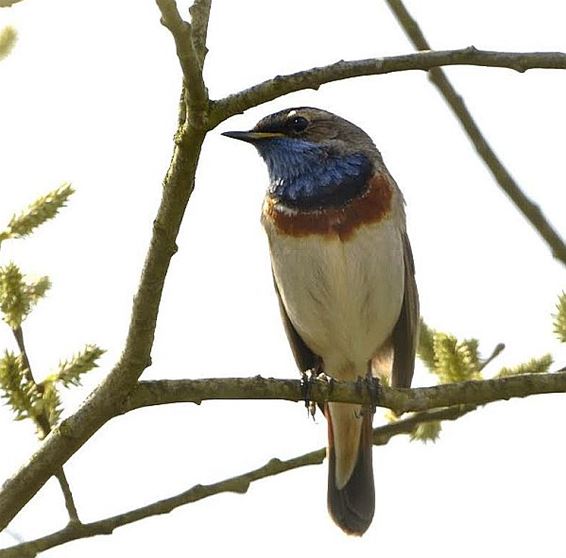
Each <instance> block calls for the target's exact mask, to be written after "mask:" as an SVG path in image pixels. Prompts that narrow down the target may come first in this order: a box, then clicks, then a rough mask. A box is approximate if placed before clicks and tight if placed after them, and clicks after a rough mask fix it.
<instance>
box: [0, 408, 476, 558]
mask: <svg viewBox="0 0 566 558" xmlns="http://www.w3.org/2000/svg"><path fill="white" fill-rule="evenodd" d="M475 409H476V407H474V406H460V407H451V408H448V409H437V410H434V411H425V412H422V413H417V414H415V415H413V416H411V417H409V418H406V419H401V420H399V421H397V422H393V423H391V424H387V425H385V426H380V427H378V428H374V430H373V443H374V445H385V444H387V442H389V440H390V439H391V438H393V437H394V436H397V435H400V434H410V433H412V432H413V431H414V429H415V428H416V427H417V426H418V425H419V424H422V423H424V422H430V421H438V420H456V419H458V418H460V417H461V416H463V415H465V414H467V413H469V412H471V411H473V410H475ZM325 456H326V449H325V448H321V449H318V450H316V451H311V452H309V453H305V454H303V455H300V456H298V457H294V458H292V459H287V460H280V459H277V458H273V459H271V460H269V461H268V462H267V463H266V464H265V465H263V466H262V467H259V468H258V469H254V470H253V471H249V472H248V473H244V474H242V475H238V476H236V477H232V478H229V479H226V480H223V481H220V482H217V483H214V484H209V485H200V484H198V485H195V486H193V487H192V488H190V489H188V490H186V491H185V492H181V493H180V494H177V495H176V496H172V497H170V498H166V499H164V500H159V501H157V502H154V503H152V504H149V505H147V506H142V507H141V508H137V509H135V510H131V511H128V512H125V513H122V514H119V515H115V516H113V517H109V518H107V519H102V520H100V521H94V522H92V523H86V524H69V525H67V527H65V528H64V529H61V530H60V531H57V532H55V533H52V534H51V535H47V536H45V537H40V538H38V539H36V540H33V541H29V542H25V543H21V544H17V545H15V546H11V547H9V548H4V549H0V558H32V557H34V556H37V554H38V553H39V552H42V551H44V550H47V549H49V548H53V547H54V546H59V545H61V544H64V543H67V542H70V541H73V540H76V539H83V538H87V537H93V536H96V535H110V534H111V533H112V532H113V531H114V529H116V528H117V527H122V526H123V525H128V524H130V523H134V522H136V521H140V520H142V519H145V518H147V517H151V516H154V515H160V514H165V513H169V512H171V511H172V510H174V509H176V508H178V507H180V506H183V505H185V504H190V503H192V502H197V501H198V500H203V499H204V498H208V497H210V496H214V495H216V494H222V493H224V492H235V493H237V494H244V493H245V492H247V490H248V488H249V486H250V484H251V483H252V482H254V481H257V480H260V479H263V478H266V477H271V476H275V475H279V474H281V473H284V472H286V471H291V470H292V469H298V468H300V467H305V466H307V465H319V464H321V463H322V462H323V461H324V458H325Z"/></svg>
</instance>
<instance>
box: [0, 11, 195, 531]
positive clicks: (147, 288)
mask: <svg viewBox="0 0 566 558" xmlns="http://www.w3.org/2000/svg"><path fill="white" fill-rule="evenodd" d="M160 3H161V4H163V5H164V6H165V8H167V9H168V8H171V2H167V1H165V0H160ZM167 14H168V15H169V12H167ZM205 25H206V22H202V23H199V26H201V27H202V26H205ZM191 87H192V86H191ZM197 89H198V88H197ZM194 91H195V89H192V90H190V89H189V93H188V97H189V98H191V96H192V95H194ZM188 104H189V106H190V104H191V102H189V101H188ZM205 133H206V132H205V131H204V130H203V129H202V128H201V127H195V126H194V125H193V122H192V121H191V119H190V118H189V122H184V121H183V123H182V125H181V126H180V128H179V130H178V132H177V136H176V138H175V139H176V141H175V148H174V151H173V157H172V159H171V163H170V166H169V169H168V171H167V174H166V176H165V179H164V181H163V190H162V197H161V202H160V205H159V209H158V211H157V216H156V218H155V220H154V224H153V233H152V236H151V240H150V244H149V248H148V252H147V255H146V259H145V263H144V267H143V270H142V273H141V277H140V283H139V286H138V289H137V292H136V294H135V297H134V303H133V308H132V314H131V318H130V326H129V329H128V335H127V338H126V343H125V346H124V350H123V352H122V355H121V356H120V358H119V360H118V362H117V363H116V365H115V366H114V368H113V369H112V371H111V372H110V374H109V375H108V376H107V377H106V379H105V380H104V381H103V382H102V383H101V384H100V386H99V387H98V388H97V389H96V391H95V392H94V393H93V394H92V395H91V396H90V397H89V398H88V399H87V400H86V401H85V402H84V403H83V405H82V407H81V408H80V409H79V410H78V411H77V412H76V413H75V414H74V415H72V416H71V417H69V418H68V419H66V420H64V421H63V422H62V423H61V424H60V425H59V426H58V427H56V428H54V429H53V430H52V432H51V433H50V434H49V435H48V436H47V437H46V438H45V440H44V442H43V444H42V445H41V446H40V447H39V449H38V450H37V451H36V452H35V453H34V454H33V455H32V456H31V458H30V459H29V461H28V462H27V463H26V464H25V465H23V466H22V468H21V469H20V470H19V471H18V472H17V473H16V474H15V475H13V476H12V477H11V478H10V479H8V480H7V481H6V482H5V483H4V484H3V485H2V488H1V490H0V530H2V529H3V528H5V527H6V526H7V524H8V523H9V522H10V521H11V520H12V518H13V517H14V516H15V515H16V514H17V513H18V512H19V511H20V510H21V509H22V508H23V506H24V505H25V504H26V503H27V502H28V501H29V500H30V499H31V498H32V497H33V496H34V495H35V494H36V492H37V491H38V490H39V489H40V488H41V487H42V486H43V485H44V484H45V483H46V482H47V480H48V479H49V478H50V477H51V476H52V475H53V474H54V473H55V471H57V470H58V469H59V468H60V467H61V466H62V465H63V464H64V463H65V462H66V461H67V460H68V459H69V458H70V457H71V456H72V455H73V454H74V453H75V452H76V451H77V450H78V449H79V448H80V447H81V446H82V445H83V444H84V443H85V442H86V441H87V440H88V439H89V438H90V437H91V436H92V435H93V434H94V433H95V432H96V431H97V430H99V429H100V428H101V427H102V426H103V425H104V424H105V423H106V422H107V421H108V420H110V419H111V418H112V417H113V416H115V415H116V414H118V413H119V412H120V409H121V407H122V402H123V399H124V398H125V397H126V396H127V394H128V393H129V391H130V390H131V389H132V388H133V387H134V386H135V384H136V382H137V380H138V378H139V377H140V375H141V373H142V372H143V371H144V369H145V368H146V367H147V366H148V365H149V364H150V362H151V348H152V346H153V339H154V335H155V328H156V324H157V314H158V311H159V304H160V301H161V295H162V293H163V288H164V284H165V278H166V276H167V271H168V269H169V263H170V261H171V258H172V256H173V254H175V252H176V250H177V247H176V244H175V239H176V238H177V235H178V233H179V229H180V226H181V221H182V219H183V215H184V213H185V208H186V206H187V203H188V201H189V198H190V196H191V193H192V191H193V188H194V180H195V172H196V167H197V163H198V159H199V156H200V150H201V147H202V142H203V140H204V136H205Z"/></svg>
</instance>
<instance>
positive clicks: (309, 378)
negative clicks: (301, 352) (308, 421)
mask: <svg viewBox="0 0 566 558" xmlns="http://www.w3.org/2000/svg"><path fill="white" fill-rule="evenodd" d="M317 376H318V373H317V371H316V369H315V368H312V369H310V370H305V371H304V372H301V391H302V393H303V401H304V402H305V407H306V409H307V413H308V415H309V416H310V417H312V419H313V420H314V415H315V413H316V403H315V402H314V401H311V395H312V386H313V385H314V382H316V378H317Z"/></svg>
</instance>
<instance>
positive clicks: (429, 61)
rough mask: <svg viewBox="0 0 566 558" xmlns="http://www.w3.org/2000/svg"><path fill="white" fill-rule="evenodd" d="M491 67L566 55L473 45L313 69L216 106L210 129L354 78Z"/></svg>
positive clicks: (520, 66) (547, 62) (555, 61)
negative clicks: (286, 98)
mask: <svg viewBox="0 0 566 558" xmlns="http://www.w3.org/2000/svg"><path fill="white" fill-rule="evenodd" d="M454 65H468V66H491V67H496V68H508V69H511V70H516V71H517V72H525V71H526V70H531V69H533V68H553V69H561V70H564V69H566V53H563V52H493V51H485V50H478V49H476V48H475V47H473V46H470V47H468V48H463V49H459V50H444V51H431V52H417V53H413V54H404V55H401V56H388V57H384V58H369V59H366V60H352V61H344V60H341V61H340V62H336V63H334V64H330V65H328V66H322V67H320V68H312V69H310V70H304V71H302V72H297V73H294V74H288V75H284V76H276V77H275V78H273V79H269V80H267V81H264V82H262V83H259V84H257V85H254V86H253V87H250V88H248V89H244V90H243V91H240V92H238V93H234V94H233V95H229V96H228V97H225V98H224V99H221V100H218V101H214V102H213V103H212V108H211V113H210V118H209V128H210V129H212V128H214V127H215V126H218V124H220V123H221V122H223V121H224V120H226V119H227V118H230V117H231V116H234V115H235V114H240V113H242V112H244V111H245V110H248V109H250V108H252V107H257V106H258V105H261V104H263V103H267V102H268V101H272V100H273V99H276V98H278V97H281V96H283V95H287V94H288V93H293V92H295V91H301V90H303V89H318V88H319V87H320V86H321V85H323V84H325V83H331V82H333V81H339V80H342V79H348V78H352V77H360V76H369V75H380V74H388V73H392V72H404V71H407V70H430V69H431V68H434V67H437V66H454Z"/></svg>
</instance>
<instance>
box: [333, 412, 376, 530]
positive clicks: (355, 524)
mask: <svg viewBox="0 0 566 558" xmlns="http://www.w3.org/2000/svg"><path fill="white" fill-rule="evenodd" d="M364 413H365V414H364V416H363V419H362V420H363V424H362V429H361V439H360V449H359V450H358V460H357V462H356V465H355V467H354V471H353V472H352V476H351V477H350V480H349V481H348V483H347V484H346V485H345V486H344V488H342V489H341V490H339V489H338V488H337V487H336V472H335V467H336V465H335V455H334V444H333V434H332V421H331V420H328V511H329V512H330V515H331V516H332V519H333V520H334V521H335V523H336V525H338V527H340V528H341V529H342V530H343V531H345V532H346V533H348V534H349V535H358V536H361V535H363V534H364V533H365V532H366V531H367V529H368V527H369V526H370V524H371V520H372V519H373V512H374V509H375V491H374V486H373V469H372V446H373V432H372V413H371V411H370V410H369V409H364ZM326 416H327V418H329V419H330V415H329V413H328V411H327V413H326Z"/></svg>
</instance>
